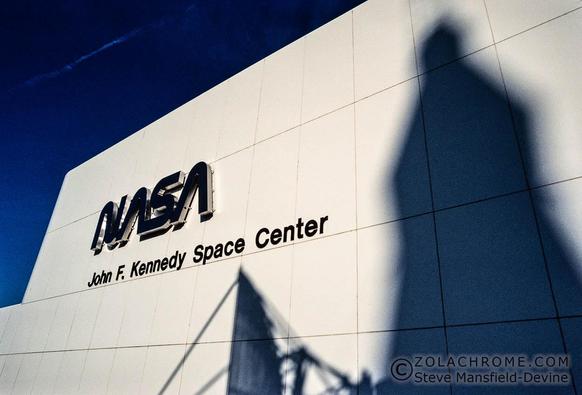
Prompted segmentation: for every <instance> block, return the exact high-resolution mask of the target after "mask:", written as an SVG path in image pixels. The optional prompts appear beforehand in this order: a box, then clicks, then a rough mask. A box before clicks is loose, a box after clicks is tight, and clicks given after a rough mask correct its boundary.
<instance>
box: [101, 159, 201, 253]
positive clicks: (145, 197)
mask: <svg viewBox="0 0 582 395" xmlns="http://www.w3.org/2000/svg"><path fill="white" fill-rule="evenodd" d="M184 179H186V181H185V182H184ZM180 189H181V190H182V191H181V192H180V197H179V198H177V197H176V196H175V195H174V193H176V192H178V191H180ZM196 192H198V214H200V220H201V221H203V220H206V219H208V218H210V217H211V215H212V172H211V170H210V167H209V166H208V164H206V163H205V162H198V163H197V164H196V165H194V167H192V170H190V172H189V173H188V177H187V178H186V176H185V173H184V172H182V171H178V172H176V173H173V174H170V175H169V176H167V177H164V178H162V179H161V180H160V181H159V182H158V183H157V184H156V186H155V187H154V189H153V191H150V190H149V189H148V188H146V187H141V188H139V189H138V190H137V192H136V193H135V194H134V195H133V197H130V196H129V195H125V196H123V197H122V198H121V201H120V203H119V204H117V203H115V202H108V203H107V204H106V205H105V206H104V207H103V210H101V214H100V215H99V221H98V222H97V228H96V229H95V235H94V236H93V242H92V243H91V250H92V251H94V252H95V254H98V253H99V252H100V251H101V250H102V248H103V245H104V244H105V245H107V247H109V248H110V249H112V248H114V247H115V246H117V245H119V246H123V245H124V244H126V243H127V241H128V240H129V236H130V235H131V232H132V230H133V228H134V225H135V223H136V220H137V234H138V235H142V236H143V235H155V234H156V233H158V232H162V231H164V230H166V229H168V228H169V227H171V226H173V225H180V224H183V223H185V222H186V217H187V215H188V211H190V206H191V205H192V201H193V200H194V195H196Z"/></svg>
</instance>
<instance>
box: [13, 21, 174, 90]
mask: <svg viewBox="0 0 582 395" xmlns="http://www.w3.org/2000/svg"><path fill="white" fill-rule="evenodd" d="M165 23H166V19H162V20H160V21H158V22H155V23H151V24H149V25H146V26H144V27H140V28H137V29H134V30H132V31H130V32H129V33H126V34H124V35H122V36H120V37H117V38H116V39H114V40H112V41H109V42H108V43H106V44H104V45H102V46H101V47H99V48H97V49H96V50H94V51H91V52H89V53H87V54H85V55H83V56H81V57H79V58H77V59H75V60H73V61H72V62H70V63H67V64H66V65H64V66H63V67H61V68H59V69H56V70H52V71H49V72H46V73H42V74H39V75H36V76H34V77H32V78H29V79H28V80H26V81H24V82H22V83H20V84H18V85H17V86H16V87H14V88H13V89H11V90H10V91H13V90H15V89H18V88H23V87H32V86H35V85H36V84H38V83H40V82H43V81H46V80H50V79H53V78H56V77H58V76H60V75H62V74H65V73H68V72H70V71H72V70H73V69H75V67H77V66H78V65H80V64H81V63H83V62H85V61H87V60H89V59H91V58H93V57H95V56H97V55H99V54H100V53H101V52H104V51H106V50H108V49H110V48H113V47H116V46H118V45H120V44H122V43H124V42H126V41H128V40H130V39H132V38H133V37H135V36H137V35H139V34H140V33H143V32H144V31H146V30H149V29H151V28H158V27H161V26H163V25H164V24H165Z"/></svg>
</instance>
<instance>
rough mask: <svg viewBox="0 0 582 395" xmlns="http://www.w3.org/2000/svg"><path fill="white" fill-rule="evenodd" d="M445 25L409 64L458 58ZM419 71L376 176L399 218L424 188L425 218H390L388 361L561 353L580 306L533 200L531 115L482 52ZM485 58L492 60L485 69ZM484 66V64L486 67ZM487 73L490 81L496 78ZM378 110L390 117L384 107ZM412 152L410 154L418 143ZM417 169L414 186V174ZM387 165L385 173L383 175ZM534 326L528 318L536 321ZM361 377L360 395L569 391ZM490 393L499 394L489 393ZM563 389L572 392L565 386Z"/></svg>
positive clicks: (454, 36) (563, 256)
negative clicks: (395, 243) (396, 138)
mask: <svg viewBox="0 0 582 395" xmlns="http://www.w3.org/2000/svg"><path fill="white" fill-rule="evenodd" d="M460 39H461V34H460V32H458V31H457V30H456V29H455V27H454V26H452V25H451V24H449V23H448V22H446V23H445V22H443V23H441V24H440V25H438V26H437V27H436V28H435V29H434V30H433V32H432V34H431V35H430V36H429V37H428V38H427V39H426V40H425V41H424V42H422V43H417V46H418V48H419V49H420V51H419V55H420V58H421V59H420V60H419V61H420V62H422V63H423V64H425V65H432V64H435V63H436V62H438V60H439V59H442V58H443V54H446V58H448V59H459V58H461V54H460V51H459V42H460ZM471 57H472V58H476V59H479V58H483V62H485V63H486V64H487V73H485V72H484V71H482V70H480V69H479V67H477V66H476V65H475V63H474V60H473V59H468V58H461V59H459V60H457V61H454V62H452V63H450V64H447V65H443V66H441V67H439V68H437V69H435V70H432V71H429V72H427V73H425V74H423V75H421V77H420V80H419V90H420V98H419V101H418V102H416V103H415V106H414V107H415V108H414V110H413V111H412V112H411V117H410V120H409V124H408V126H405V127H406V133H405V136H406V137H405V143H404V145H403V147H402V150H401V151H400V157H399V159H398V166H397V170H396V173H395V175H394V173H392V172H390V170H389V175H388V176H387V177H386V178H385V183H386V188H387V189H388V190H393V191H394V193H395V195H396V200H397V202H398V203H397V204H398V207H397V208H398V211H399V212H400V213H401V216H400V217H401V218H402V217H404V216H405V215H404V213H409V212H410V204H411V202H416V201H417V200H418V196H419V195H420V196H421V195H423V194H426V190H425V188H429V189H430V197H431V206H432V212H430V213H424V214H423V213H419V214H418V215H416V216H413V217H412V218H408V219H404V220H400V221H398V222H397V223H398V229H399V233H400V236H401V237H400V240H401V243H400V253H399V254H398V256H399V257H400V258H399V259H398V262H387V265H396V270H395V271H396V272H397V273H398V274H399V279H400V284H399V288H400V289H399V292H398V295H399V296H398V300H396V301H387V303H396V306H397V307H396V310H395V311H396V313H395V315H396V317H395V319H394V322H395V324H394V328H395V331H394V332H392V338H391V341H390V349H389V350H387V353H388V354H389V358H388V359H387V361H390V360H393V359H394V358H396V357H398V356H411V355H415V354H440V355H445V354H447V353H451V354H461V353H464V354H494V353H497V354H499V353H514V354H527V355H530V356H531V355H534V354H538V353H567V352H568V349H567V346H566V341H565V339H564V334H563V330H562V322H561V320H560V319H559V317H560V316H564V315H567V314H568V313H571V312H572V311H573V310H574V309H575V308H573V307H572V306H573V305H574V304H576V303H578V305H579V303H580V301H581V300H582V289H581V287H580V283H579V277H578V276H577V273H576V270H575V266H574V263H575V262H574V261H573V260H572V259H573V258H572V257H571V255H570V254H569V251H568V250H567V248H566V247H565V245H564V243H563V242H562V241H561V240H560V237H559V233H558V230H557V229H556V228H555V225H554V223H555V221H554V219H553V218H552V215H551V213H552V210H553V209H554V207H553V205H554V202H552V201H551V200H548V199H547V198H544V195H543V194H541V193H538V192H539V191H538V189H539V188H532V187H530V186H531V185H540V184H541V177H540V174H539V170H538V169H539V164H538V161H536V147H535V146H534V143H533V141H532V140H533V137H532V134H533V131H532V127H531V124H532V122H533V114H532V112H531V111H533V110H531V109H530V108H528V105H527V103H524V102H520V101H518V100H516V99H515V98H510V97H509V95H508V94H507V91H506V89H505V88H504V82H503V76H502V74H501V71H500V68H499V64H498V63H497V55H496V52H495V48H494V47H490V48H487V49H484V50H482V51H480V52H479V53H476V54H474V55H472V56H471ZM489 60H495V63H487V62H488V61H489ZM492 66H494V67H492ZM496 76H498V77H499V78H496ZM386 111H390V109H386ZM420 146H422V148H423V149H422V150H420V149H419V147H420ZM420 167H424V170H423V171H425V172H426V175H427V179H428V180H429V183H428V185H424V183H423V182H422V180H419V179H416V177H415V175H417V174H419V172H422V171H421V170H420ZM390 168H392V167H390ZM538 320H539V321H538ZM387 369H388V370H387V372H386V373H387V375H386V377H384V378H377V377H376V378H374V377H373V378H372V379H371V380H370V378H369V373H368V372H363V377H366V378H367V380H368V381H371V383H370V382H368V383H366V385H365V386H362V385H361V386H360V392H359V393H360V394H401V393H402V394H404V393H406V394H417V393H437V394H448V393H453V392H454V393H471V394H481V393H501V392H503V391H505V392H503V393H523V394H533V393H540V394H554V393H560V394H564V393H574V392H573V390H574V388H575V387H574V384H572V385H571V386H546V387H531V386H530V387H524V386H518V387H495V386H478V387H462V386H455V390H454V391H453V388H452V387H450V386H443V385H438V386H430V385H428V386H427V385H425V386H422V387H419V386H418V385H415V384H412V383H410V382H408V383H401V382H398V381H396V380H393V379H392V378H390V377H389V375H390V373H389V366H387ZM499 391H501V392H499ZM574 391H575V390H574Z"/></svg>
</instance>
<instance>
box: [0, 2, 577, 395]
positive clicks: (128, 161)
mask: <svg viewBox="0 0 582 395" xmlns="http://www.w3.org/2000/svg"><path fill="white" fill-rule="evenodd" d="M581 7H582V4H581V3H580V2H579V1H575V0H560V1H552V2H547V1H541V0H540V1H538V0H536V1H525V0H509V1H507V0H504V1H501V0H499V1H497V0H485V2H483V1H481V0H471V1H467V0H460V1H447V2H444V1H421V0H411V1H410V4H409V2H408V1H390V2H388V1H382V0H370V1H368V2H366V3H364V4H363V5H361V6H359V7H357V8H356V9H354V10H353V11H350V12H348V13H346V14H344V15H342V16H340V17H339V18H337V19H336V20H334V21H332V22H330V23H328V24H326V25H325V26H323V27H321V28H319V29H317V30H316V31H314V32H312V33H310V34H308V35H306V36H305V37H303V38H301V39H300V40H298V41H296V42H294V43H292V44H290V45H288V46H287V47H285V48H283V49H281V50H280V51H278V52H276V53H274V54H272V55H271V56H269V57H267V58H265V59H264V60H262V61H260V62H258V63H256V64H255V65H253V66H251V67H249V68H248V69H246V70H244V71H242V72H241V73H239V74H237V75H235V76H234V77H232V78H230V79H228V80H227V81H224V82H223V83H221V84H220V85H218V86H216V87H214V88H213V89H211V90H210V91H208V92H206V93H204V94H203V95H201V96H199V97H197V98H196V99H194V100H192V101H190V102H188V103H186V104H184V105H183V106H181V107H180V108H178V109H176V110H174V111H172V112H171V113H169V114H168V115H166V116H164V117H162V118H160V119H159V120H157V121H156V122H154V123H152V124H151V125H149V126H147V127H146V128H144V129H142V130H140V131H138V132H136V133H135V134H133V135H131V136H130V137H128V138H127V139H125V140H123V141H122V142H120V143H118V144H116V145H115V146H113V147H111V148H110V149H108V150H107V151H105V152H103V153H101V154H99V155H97V156H96V157H94V158H92V159H90V160H89V161H87V162H86V163H84V164H82V165H81V166H79V167H77V168H75V169H73V170H71V171H70V172H69V173H67V175H66V177H65V179H64V182H63V186H62V188H61V192H60V194H59V198H58V201H57V204H56V206H55V209H54V212H53V215H52V218H51V221H50V224H49V228H48V231H47V233H46V235H45V238H44V241H43V244H42V248H41V250H40V253H39V256H38V259H37V262H36V265H35V268H34V272H33V274H32V277H31V280H30V282H29V285H28V289H27V291H26V295H25V297H24V300H23V303H22V304H20V305H16V306H10V307H6V308H3V309H0V334H1V338H0V372H1V373H0V393H35V394H36V393H47V394H48V393H53V394H65V393H120V394H121V393H123V394H127V393H158V392H159V391H160V390H161V389H164V391H165V393H197V391H202V390H207V391H208V393H224V392H226V388H227V385H228V383H229V368H230V369H231V371H232V369H233V365H237V364H239V365H241V366H242V367H238V366H237V368H241V369H243V372H246V373H245V374H246V375H249V376H252V374H253V368H254V366H255V364H254V362H256V361H252V360H251V361H237V360H233V355H235V354H234V353H233V348H234V347H235V345H236V347H244V345H245V344H251V343H252V344H253V347H255V345H256V344H260V343H261V342H263V343H264V345H265V349H267V348H268V347H270V346H272V345H273V344H275V345H276V347H277V353H278V355H279V356H281V355H284V354H286V353H288V352H293V351H296V350H298V349H300V348H302V347H305V349H306V350H308V352H309V353H310V355H312V356H314V357H316V358H317V359H318V361H320V362H321V363H323V364H329V365H330V366H332V367H333V369H335V370H336V371H338V372H341V374H343V375H344V377H345V378H346V380H348V381H349V382H351V383H354V384H355V383H357V382H360V381H362V379H363V378H364V377H365V376H364V374H365V375H369V376H370V377H371V380H372V382H373V383H378V382H383V381H385V380H386V376H387V375H388V372H389V365H388V364H389V361H390V359H391V358H392V357H394V356H396V355H398V354H400V353H404V354H411V353H415V352H417V353H418V352H423V353H428V352H434V353H444V352H446V351H449V352H454V353H461V352H472V353H475V352H501V351H507V350H510V351H512V352H520V353H531V352H554V353H558V352H564V351H567V352H570V353H571V354H572V355H573V357H574V368H573V373H574V375H575V377H576V380H577V382H578V391H580V389H579V388H580V387H581V386H582V368H581V367H580V366H582V338H581V337H580V333H582V318H581V317H582V291H581V288H582V266H581V265H582V264H581V262H582V235H581V233H580V230H581V229H582V206H581V205H580V198H579V196H580V194H581V193H582V181H581V179H580V177H582V155H580V152H582V151H581V149H582V133H580V125H581V124H582V111H581V110H582V99H581V95H580V92H581V91H582V74H581V73H580V69H581V66H582V46H580V37H582V9H581ZM443 26H445V27H447V28H448V29H453V30H454V31H456V34H457V37H456V38H457V39H458V40H459V47H458V49H457V50H456V51H451V50H449V48H447V47H442V48H441V47H439V46H438V45H440V44H442V43H438V42H437V43H436V44H434V46H432V47H431V46H430V45H432V44H431V43H432V40H436V39H437V38H438V37H436V34H437V33H438V32H439V30H438V29H439V28H443ZM449 44H451V45H452V43H449ZM463 76H465V77H466V78H465V77H463ZM506 94H507V95H508V97H509V98H510V102H509V103H508V102H507V100H506V96H505V95H506ZM492 98H493V99H495V100H493V99H492ZM484 125H485V126H484ZM522 128H525V129H522ZM514 129H515V130H516V133H514ZM516 135H517V136H518V139H519V145H518V142H517V140H516ZM522 158H523V161H525V168H524V167H523V164H522ZM534 159H535V160H534ZM201 160H203V161H206V162H208V163H209V164H210V166H211V167H212V169H213V171H214V178H213V182H214V205H215V213H214V217H213V218H212V219H211V220H210V221H207V222H203V223H201V222H199V221H198V218H197V216H195V215H191V216H190V218H189V220H188V222H187V223H186V225H185V226H184V227H183V228H182V229H180V230H178V231H169V232H167V233H166V234H164V235H161V236H158V237H154V238H151V239H148V240H145V241H139V240H138V239H139V238H138V237H137V236H136V235H135V234H134V235H133V237H132V238H131V239H130V242H129V243H128V244H127V245H126V246H125V247H123V248H117V249H115V250H113V251H107V250H104V251H103V252H102V253H101V254H99V255H93V253H92V252H91V251H90V249H89V246H90V243H91V239H92V237H93V233H94V230H95V226H96V223H97V219H98V216H99V212H100V210H101V208H102V207H103V205H104V204H105V203H106V202H108V201H109V200H113V201H118V200H119V199H120V197H121V196H123V195H125V194H128V193H133V192H134V191H136V190H137V189H138V188H139V187H141V186H148V187H153V185H155V183H156V182H157V181H158V180H159V179H160V178H161V177H163V176H166V175H168V174H170V173H172V172H174V171H177V170H185V171H187V170H188V169H190V168H191V167H192V165H193V164H195V163H196V162H198V161H201ZM524 170H525V174H526V176H527V179H526V178H525V177H524ZM529 187H532V188H533V189H529ZM534 209H535V210H534ZM321 216H329V221H328V223H327V224H326V228H325V232H324V234H323V235H321V236H318V237H314V238H310V239H304V240H301V241H300V242H294V243H286V244H282V245H280V246H277V248H271V246H269V247H268V248H265V249H262V250H259V249H257V248H256V247H255V246H254V236H255V234H256V232H257V230H258V229H259V228H261V227H268V228H273V227H282V226H285V225H288V224H293V223H295V222H296V220H297V218H298V217H302V218H303V219H309V218H316V219H317V218H319V217H321ZM540 218H542V219H543V218H547V221H546V220H543V221H542V220H541V219H540ZM538 231H539V233H538ZM540 235H541V236H540ZM238 237H245V239H246V249H245V252H244V254H243V255H242V256H236V257H231V258H229V259H220V260H213V261H211V262H210V263H209V264H206V265H204V266H202V265H194V263H193V261H192V260H191V258H192V249H193V247H194V246H195V245H197V244H200V243H202V244H205V245H211V244H215V243H219V242H225V241H227V240H235V239H236V238H238ZM556 238H558V240H559V242H556V240H555V239H556ZM540 240H541V242H542V243H540ZM177 250H179V251H187V252H188V254H187V260H186V263H185V265H184V267H183V268H182V270H180V271H177V272H164V273H162V274H159V275H153V276H149V277H145V278H138V279H137V280H125V281H122V282H114V283H112V284H110V285H105V286H100V287H97V288H91V289H89V288H88V287H87V281H89V280H90V278H91V275H92V273H93V272H95V271H99V272H100V271H101V270H102V269H104V270H113V271H114V270H115V269H116V268H117V267H118V266H119V265H120V264H126V265H127V267H129V265H130V264H131V262H133V261H135V260H138V259H139V260H142V261H147V260H150V259H155V258H158V257H163V256H167V255H172V254H174V252H175V251H177ZM241 272H242V273H244V274H245V275H246V276H247V278H248V279H249V281H250V282H251V284H252V286H253V287H254V290H255V291H256V292H257V293H258V294H260V296H261V297H262V300H263V303H264V305H263V306H267V307H268V308H267V310H268V316H269V319H270V320H271V321H273V322H276V325H275V327H274V328H273V331H272V335H273V338H274V339H276V340H270V339H265V338H260V339H257V338H253V336H248V334H247V335H245V334H244V333H243V334H241V333H239V332H238V331H237V330H236V328H235V327H234V325H235V312H236V311H237V308H240V306H237V294H238V292H239V286H240V281H239V273H241ZM548 273H549V276H548ZM550 280H551V283H550ZM239 297H240V296H239ZM217 306H218V309H217ZM558 316H559V317H562V318H561V319H559V320H558V319H556V317H558ZM563 317H570V318H563ZM483 324H487V325H483ZM404 329H406V330H404ZM233 341H234V342H233ZM253 342H254V343H253ZM564 345H565V346H566V347H567V350H564V348H563V347H564ZM287 363H288V364H289V363H290V362H287ZM576 363H578V365H576ZM287 367H291V365H288V366H287ZM281 374H283V375H284V374H285V373H284V372H281ZM286 374H287V376H286V377H284V381H285V382H286V383H287V384H286V385H287V388H286V391H287V392H290V391H291V389H292V388H291V385H292V384H291V383H292V382H293V380H294V376H293V374H292V373H291V372H290V370H288V371H287V373H286ZM325 375H327V376H328V379H329V381H330V383H331V385H338V386H339V384H340V383H339V381H338V379H337V378H336V377H334V376H333V375H332V374H330V373H329V370H327V371H326V373H325ZM251 382H252V381H251ZM328 384H329V383H328ZM230 385H231V388H233V386H236V385H237V383H236V382H233V379H232V377H231V382H230ZM392 385H393V384H392V383H389V382H387V383H386V386H388V387H390V386H392ZM324 388H325V386H324V382H322V381H321V380H319V379H318V375H317V374H315V373H312V372H311V371H310V372H309V373H308V375H307V380H306V383H305V388H304V393H318V392H321V391H322V390H323V389H324ZM396 388H398V389H401V390H403V389H406V388H407V387H396ZM255 389H256V392H257V393H268V392H269V389H267V388H255ZM522 389H523V388H522ZM392 390H394V388H392ZM409 390H410V389H409ZM528 390H532V389H531V388H530V389H528ZM435 391H436V392H437V393H448V388H446V387H438V388H435ZM560 391H563V392H560V393H573V392H572V391H573V390H572V388H571V387H564V388H561V389H560ZM528 393H530V392H528Z"/></svg>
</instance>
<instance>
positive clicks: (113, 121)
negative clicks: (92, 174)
mask: <svg viewBox="0 0 582 395" xmlns="http://www.w3.org/2000/svg"><path fill="white" fill-rule="evenodd" d="M361 2H362V0H296V1H290V0H272V1H265V0H253V1H243V0H239V1H233V0H223V1H192V0H191V1H161V0H159V1H158V0H153V1H148V2H143V1H135V0H134V1H125V2H122V3H121V2H117V1H93V2H91V1H78V0H63V1H59V2H29V1H22V2H13V3H10V4H8V3H7V4H4V5H3V9H2V13H0V48H2V52H3V54H2V61H1V62H0V68H1V70H2V72H1V73H0V137H1V139H2V143H1V145H0V147H1V148H0V150H1V152H0V153H1V156H0V157H1V162H0V163H1V164H2V171H1V178H0V208H1V210H2V217H1V218H2V226H1V227H0V306H5V305H10V304H14V303H19V302H20V301H21V299H22V296H23V294H24V291H25V289H26V285H27V283H28V279H29V276H30V273H31V271H32V267H33V265H34V261H35V260H36V256H37V254H38V250H39V248H40V245H41V242H42V238H43V236H44V232H45V230H46V227H47V225H48V221H49V219H50V215H51V212H52V209H53V206H54V204H55V201H56V198H57V195H58V191H59V188H60V185H61V182H62V179H63V177H64V175H65V173H66V172H67V171H68V170H69V169H71V168H73V167H75V166H77V165H78V164H80V163H82V162H84V161H85V160H87V159H89V158H90V157H92V156H94V155H95V154H97V153H99V152H101V151H103V150H104V149H106V148H107V147H109V146H111V145H113V144H114V143H116V142H117V141H119V140H121V139H123V138H125V137H126V136H128V135H130V134H131V133H133V132H134V131H136V130H138V129H140V128H142V127H144V126H145V125H147V124H149V123H151V122H152V121H154V120H155V119H157V118H159V117H161V116H162V115H164V114H166V113H168V112H169V111H171V110H172V109H174V108H176V107H178V106H179V105H181V104H183V103H184V102H186V101H188V100H190V99H192V98H194V97H196V96H198V95H199V94H201V93H202V92H204V91H206V90H208V89H210V88H211V87H213V86H214V85H216V84H218V83H220V82H221V81H223V80H225V79H226V78H228V77H230V76H231V75H233V74H235V73H237V72H238V71H240V70H242V69H244V68H245V67H247V66H249V65H251V64H252V63H254V62H256V61H258V60H260V59H262V58H263V57H265V56H267V55H268V54H270V53H272V52H274V51H276V50H277V49H279V48H281V47H283V46H285V45H286V44H288V43H290V42H291V41H293V40H295V39H297V38H299V37H301V36H303V35H305V34H306V33H308V32H309V31H311V30H313V29H315V28H317V27H319V26H321V25H322V24H324V23H326V22H328V21H329V20H331V19H333V18H335V17H336V16H339V15H340V14H342V13H343V12H345V11H347V10H349V9H351V8H353V7H354V6H356V5H357V4H359V3H361ZM63 253H66V252H63Z"/></svg>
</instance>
